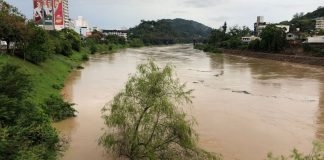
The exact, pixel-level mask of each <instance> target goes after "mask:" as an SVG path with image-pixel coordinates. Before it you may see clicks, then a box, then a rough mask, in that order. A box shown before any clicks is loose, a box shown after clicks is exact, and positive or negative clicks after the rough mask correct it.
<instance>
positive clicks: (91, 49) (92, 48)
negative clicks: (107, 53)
mask: <svg viewBox="0 0 324 160" xmlns="http://www.w3.org/2000/svg"><path fill="white" fill-rule="evenodd" d="M97 51H98V48H97V46H96V45H92V46H91V47H90V53H91V54H95V53H96V52H97Z"/></svg>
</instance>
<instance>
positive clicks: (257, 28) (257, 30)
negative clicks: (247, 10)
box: [254, 16, 290, 36]
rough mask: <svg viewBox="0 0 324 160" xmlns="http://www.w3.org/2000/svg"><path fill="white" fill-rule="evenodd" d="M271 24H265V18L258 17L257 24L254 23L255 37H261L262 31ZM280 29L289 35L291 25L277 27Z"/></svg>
mask: <svg viewBox="0 0 324 160" xmlns="http://www.w3.org/2000/svg"><path fill="white" fill-rule="evenodd" d="M269 24H270V23H267V22H264V17H263V16H258V17H257V22H256V23H254V35H255V36H260V34H261V33H262V30H263V29H265V28H266V27H267V25H269ZM276 27H278V28H282V29H284V30H285V32H286V33H289V31H290V26H289V25H276Z"/></svg>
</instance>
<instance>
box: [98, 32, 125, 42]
mask: <svg viewBox="0 0 324 160" xmlns="http://www.w3.org/2000/svg"><path fill="white" fill-rule="evenodd" d="M127 32H128V31H127V30H102V33H103V34H104V35H116V36H119V37H124V38H125V39H126V40H127Z"/></svg>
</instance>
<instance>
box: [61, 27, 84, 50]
mask: <svg viewBox="0 0 324 160" xmlns="http://www.w3.org/2000/svg"><path fill="white" fill-rule="evenodd" d="M60 34H61V39H64V40H66V41H68V42H69V43H71V46H72V49H73V50H75V51H80V50H81V38H80V35H79V34H78V33H77V32H75V31H74V30H72V29H68V28H64V29H62V30H61V31H60Z"/></svg>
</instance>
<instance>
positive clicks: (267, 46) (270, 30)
mask: <svg viewBox="0 0 324 160" xmlns="http://www.w3.org/2000/svg"><path fill="white" fill-rule="evenodd" d="M261 39H262V40H261V49H262V50H264V51H266V52H280V51H282V50H283V49H284V47H285V46H286V33H285V31H284V30H283V29H281V28H278V27H276V26H275V25H268V26H267V27H266V28H265V29H264V30H263V31H262V33H261Z"/></svg>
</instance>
